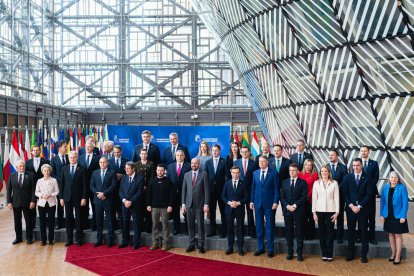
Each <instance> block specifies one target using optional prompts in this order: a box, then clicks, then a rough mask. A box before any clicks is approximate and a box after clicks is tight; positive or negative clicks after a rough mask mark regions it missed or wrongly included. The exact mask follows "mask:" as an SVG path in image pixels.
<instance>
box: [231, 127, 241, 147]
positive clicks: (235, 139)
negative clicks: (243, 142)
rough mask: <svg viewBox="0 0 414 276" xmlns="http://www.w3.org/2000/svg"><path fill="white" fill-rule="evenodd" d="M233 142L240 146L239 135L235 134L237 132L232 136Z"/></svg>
mask: <svg viewBox="0 0 414 276" xmlns="http://www.w3.org/2000/svg"><path fill="white" fill-rule="evenodd" d="M233 142H234V143H237V144H238V145H239V146H240V139H239V134H238V133H237V130H236V132H235V133H234V135H233Z"/></svg>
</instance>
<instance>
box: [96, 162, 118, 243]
mask: <svg viewBox="0 0 414 276" xmlns="http://www.w3.org/2000/svg"><path fill="white" fill-rule="evenodd" d="M99 167H100V169H98V170H96V171H94V172H93V174H92V178H91V184H90V185H91V192H92V193H93V194H94V197H93V204H94V205H95V212H96V243H95V244H94V247H98V246H101V245H103V222H104V212H105V215H106V218H107V228H108V247H112V246H113V245H114V230H113V227H112V222H113V221H112V207H113V202H114V197H115V195H114V190H115V188H116V178H115V171H114V170H111V169H108V159H106V157H101V159H99Z"/></svg>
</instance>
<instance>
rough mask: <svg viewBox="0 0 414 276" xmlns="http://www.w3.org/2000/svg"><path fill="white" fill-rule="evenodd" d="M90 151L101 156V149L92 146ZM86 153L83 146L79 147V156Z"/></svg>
mask: <svg viewBox="0 0 414 276" xmlns="http://www.w3.org/2000/svg"><path fill="white" fill-rule="evenodd" d="M92 152H93V153H94V154H96V155H98V156H101V151H100V150H99V148H97V147H94V148H93V150H92ZM85 154H86V150H85V148H80V149H79V156H82V155H85Z"/></svg>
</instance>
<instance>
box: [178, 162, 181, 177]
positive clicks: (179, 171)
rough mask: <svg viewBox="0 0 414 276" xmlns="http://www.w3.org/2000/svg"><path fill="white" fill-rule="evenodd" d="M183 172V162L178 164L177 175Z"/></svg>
mask: <svg viewBox="0 0 414 276" xmlns="http://www.w3.org/2000/svg"><path fill="white" fill-rule="evenodd" d="M180 173H181V164H178V168H177V176H178V177H179V176H180Z"/></svg>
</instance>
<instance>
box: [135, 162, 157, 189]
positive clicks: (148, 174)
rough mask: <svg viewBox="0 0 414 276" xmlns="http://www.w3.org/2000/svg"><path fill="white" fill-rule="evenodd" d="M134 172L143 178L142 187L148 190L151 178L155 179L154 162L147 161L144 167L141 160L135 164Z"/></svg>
mask: <svg viewBox="0 0 414 276" xmlns="http://www.w3.org/2000/svg"><path fill="white" fill-rule="evenodd" d="M135 172H136V173H138V174H139V175H140V176H142V177H143V178H144V186H145V187H147V188H148V185H149V182H150V180H151V178H153V177H155V166H154V162H152V161H149V160H148V161H147V163H146V164H145V165H144V164H142V162H141V160H140V161H137V162H135Z"/></svg>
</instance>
